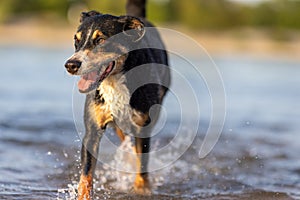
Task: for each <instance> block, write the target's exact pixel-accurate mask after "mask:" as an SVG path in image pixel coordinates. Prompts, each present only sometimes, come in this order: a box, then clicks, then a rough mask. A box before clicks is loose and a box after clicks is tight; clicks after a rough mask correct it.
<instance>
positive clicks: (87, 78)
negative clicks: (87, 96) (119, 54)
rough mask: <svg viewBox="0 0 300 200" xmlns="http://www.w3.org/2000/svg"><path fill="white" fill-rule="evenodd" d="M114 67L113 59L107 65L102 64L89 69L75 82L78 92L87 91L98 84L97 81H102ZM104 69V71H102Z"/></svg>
mask: <svg viewBox="0 0 300 200" xmlns="http://www.w3.org/2000/svg"><path fill="white" fill-rule="evenodd" d="M114 67H115V61H111V62H109V63H108V65H104V66H102V67H101V69H100V70H99V69H97V70H94V71H91V72H89V73H87V74H84V75H82V76H81V77H80V80H79V81H78V83H77V86H78V89H79V92H81V93H87V92H89V91H91V90H93V89H95V88H96V87H97V86H98V83H99V82H101V81H103V80H104V79H105V78H106V77H107V76H109V74H110V73H111V72H112V71H113V69H114ZM103 69H104V71H103Z"/></svg>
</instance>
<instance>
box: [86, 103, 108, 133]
mask: <svg viewBox="0 0 300 200" xmlns="http://www.w3.org/2000/svg"><path fill="white" fill-rule="evenodd" d="M90 112H91V113H92V114H94V119H95V120H96V123H97V124H98V125H99V127H101V128H102V129H104V128H105V126H106V125H107V124H108V123H109V122H112V121H113V117H112V114H111V111H110V110H109V107H108V106H107V105H106V104H93V105H92V106H91V110H90Z"/></svg>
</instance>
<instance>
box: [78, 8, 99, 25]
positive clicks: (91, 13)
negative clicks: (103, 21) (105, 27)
mask: <svg viewBox="0 0 300 200" xmlns="http://www.w3.org/2000/svg"><path fill="white" fill-rule="evenodd" d="M96 15H101V13H99V12H98V11H95V10H91V11H89V12H82V13H81V15H80V23H82V22H83V21H84V20H86V19H87V18H89V17H92V16H96Z"/></svg>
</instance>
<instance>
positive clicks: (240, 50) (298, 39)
mask: <svg viewBox="0 0 300 200" xmlns="http://www.w3.org/2000/svg"><path fill="white" fill-rule="evenodd" d="M161 27H164V28H168V29H173V30H176V31H179V32H181V33H183V34H185V35H187V36H188V37H191V38H192V39H194V40H195V41H197V42H198V43H199V44H200V45H202V46H203V47H204V48H205V49H206V50H207V51H208V52H209V53H210V54H212V55H222V56H230V55H243V56H255V57H273V58H286V59H293V60H300V36H299V33H294V34H292V35H293V37H291V39H288V40H286V41H280V40H274V39H271V37H270V36H272V33H270V32H269V33H268V32H266V31H258V30H253V29H244V30H233V31H219V32H192V31H190V30H187V29H183V28H181V27H176V26H161ZM75 30H76V27H75V26H70V25H48V24H47V23H45V24H42V23H34V22H33V23H32V22H25V23H24V22H23V23H17V24H10V25H0V35H1V36H2V37H0V45H1V46H9V45H13V46H18V45H20V46H42V47H52V48H55V47H58V48H71V47H72V46H73V34H74V33H75ZM182 48H186V49H187V50H188V46H183V47H182ZM191 53H192V52H191Z"/></svg>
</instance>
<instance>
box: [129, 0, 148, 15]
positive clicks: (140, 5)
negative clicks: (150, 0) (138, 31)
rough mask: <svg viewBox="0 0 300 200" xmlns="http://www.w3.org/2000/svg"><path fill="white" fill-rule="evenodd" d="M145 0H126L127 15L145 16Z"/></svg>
mask: <svg viewBox="0 0 300 200" xmlns="http://www.w3.org/2000/svg"><path fill="white" fill-rule="evenodd" d="M146 1H147V0H127V4H126V12H127V15H130V16H134V17H142V18H146Z"/></svg>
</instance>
